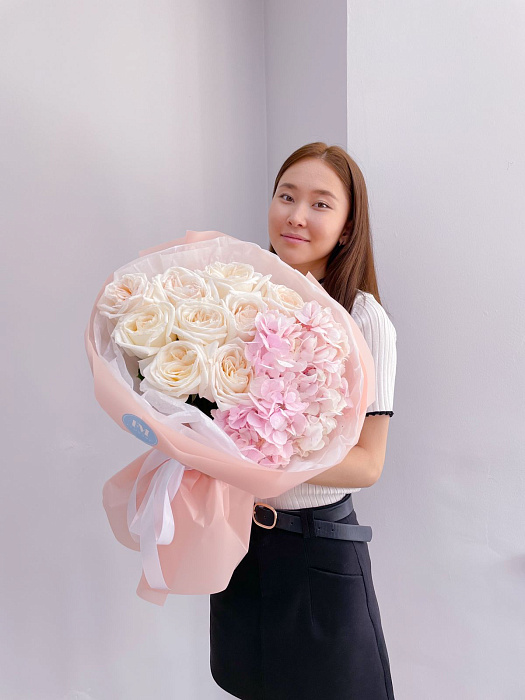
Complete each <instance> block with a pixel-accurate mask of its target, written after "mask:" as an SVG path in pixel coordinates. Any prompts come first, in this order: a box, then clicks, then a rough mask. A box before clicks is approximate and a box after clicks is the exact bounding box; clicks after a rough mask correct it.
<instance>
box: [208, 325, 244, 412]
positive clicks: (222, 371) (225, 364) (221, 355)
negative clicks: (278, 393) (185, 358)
mask: <svg viewBox="0 0 525 700" xmlns="http://www.w3.org/2000/svg"><path fill="white" fill-rule="evenodd" d="M252 378H253V369H252V366H251V363H250V362H248V360H247V359H246V356H245V354H244V343H243V342H242V340H239V339H236V340H234V341H233V342H232V343H228V344H227V345H221V347H219V348H218V349H217V350H216V352H215V354H214V356H213V357H212V358H211V374H210V390H211V393H212V395H213V400H214V401H216V402H217V406H218V407H219V408H220V409H221V410H223V411H226V410H228V409H229V408H232V406H237V405H238V404H241V403H244V404H251V403H252V400H251V398H250V396H249V394H248V391H249V388H250V383H251V380H252Z"/></svg>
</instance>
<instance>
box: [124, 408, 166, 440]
mask: <svg viewBox="0 0 525 700" xmlns="http://www.w3.org/2000/svg"><path fill="white" fill-rule="evenodd" d="M122 422H123V423H124V425H125V426H126V428H127V429H128V430H129V432H130V433H132V435H134V436H135V437H138V439H139V440H142V442H145V443H146V444H147V445H156V444H157V442H158V440H157V436H156V435H155V433H154V432H153V430H152V429H151V428H150V427H149V425H148V424H147V423H144V421H143V420H142V419H141V418H139V417H138V416H134V415H133V413H125V414H124V415H123V416H122Z"/></svg>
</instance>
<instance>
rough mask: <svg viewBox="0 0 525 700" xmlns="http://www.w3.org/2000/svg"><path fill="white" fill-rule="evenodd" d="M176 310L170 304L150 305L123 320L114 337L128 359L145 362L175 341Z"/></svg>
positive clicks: (132, 312) (161, 302)
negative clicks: (133, 358)
mask: <svg viewBox="0 0 525 700" xmlns="http://www.w3.org/2000/svg"><path fill="white" fill-rule="evenodd" d="M174 318H175V309H174V308H173V305H172V304H170V303H169V302H167V301H160V302H158V303H155V304H151V303H150V304H148V305H147V306H143V307H141V308H140V309H138V310H137V311H131V312H130V313H128V314H125V315H124V316H121V317H120V318H119V320H118V323H117V325H116V326H115V328H114V329H113V332H112V334H111V337H112V338H113V340H114V341H115V343H116V344H117V345H118V346H119V347H121V348H122V349H123V350H124V352H125V353H126V354H127V355H130V356H135V357H139V358H141V359H144V358H146V357H151V355H154V354H155V353H157V352H158V351H159V349H160V348H161V347H162V346H163V345H166V344H167V343H171V341H172V340H175V336H174V335H173V333H172V326H173V321H174Z"/></svg>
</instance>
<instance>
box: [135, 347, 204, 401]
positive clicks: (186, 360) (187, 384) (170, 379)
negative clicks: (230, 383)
mask: <svg viewBox="0 0 525 700" xmlns="http://www.w3.org/2000/svg"><path fill="white" fill-rule="evenodd" d="M139 368H140V371H141V373H142V376H143V377H144V379H143V380H142V381H141V383H140V389H141V391H145V390H146V389H157V390H158V391H161V392H163V393H164V394H167V395H168V396H174V397H175V398H178V399H183V400H184V401H186V400H187V399H188V397H189V396H190V394H199V395H200V396H203V397H204V398H206V399H208V400H209V401H213V400H214V399H213V395H212V394H211V393H210V391H209V384H210V374H209V372H210V362H209V357H208V355H207V353H206V351H205V349H204V348H203V347H202V346H201V345H198V344H196V343H191V342H189V341H186V340H175V341H173V342H172V343H168V345H165V346H164V347H163V348H161V349H160V350H159V351H158V353H157V354H156V355H155V356H154V357H153V358H150V359H144V360H140V361H139Z"/></svg>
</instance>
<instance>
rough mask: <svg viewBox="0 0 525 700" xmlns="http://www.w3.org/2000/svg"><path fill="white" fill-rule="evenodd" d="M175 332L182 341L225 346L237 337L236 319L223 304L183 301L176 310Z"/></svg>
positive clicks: (194, 300) (192, 300)
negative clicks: (215, 343) (214, 343)
mask: <svg viewBox="0 0 525 700" xmlns="http://www.w3.org/2000/svg"><path fill="white" fill-rule="evenodd" d="M173 332H174V333H176V334H177V338H179V339H180V340H189V341H190V342H192V343H199V344H200V345H209V344H210V343H213V342H214V341H217V343H218V345H224V343H228V342H230V340H233V338H235V337H236V335H237V330H236V328H235V318H234V316H233V314H232V312H231V311H230V310H229V309H228V308H226V306H225V305H224V304H223V303H218V304H216V303H215V302H213V301H206V300H199V301H197V300H196V299H190V300H189V301H182V302H180V304H178V306H177V307H176V308H175V320H174V321H173Z"/></svg>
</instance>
